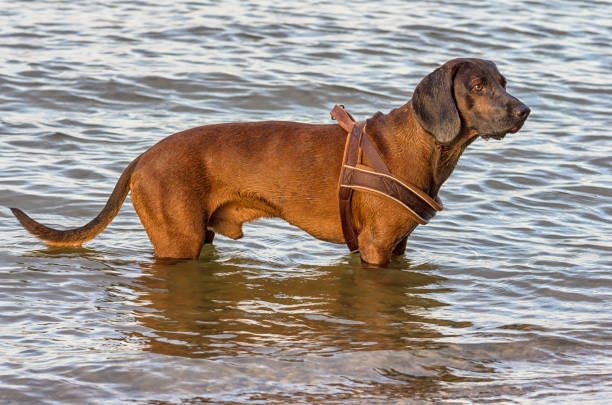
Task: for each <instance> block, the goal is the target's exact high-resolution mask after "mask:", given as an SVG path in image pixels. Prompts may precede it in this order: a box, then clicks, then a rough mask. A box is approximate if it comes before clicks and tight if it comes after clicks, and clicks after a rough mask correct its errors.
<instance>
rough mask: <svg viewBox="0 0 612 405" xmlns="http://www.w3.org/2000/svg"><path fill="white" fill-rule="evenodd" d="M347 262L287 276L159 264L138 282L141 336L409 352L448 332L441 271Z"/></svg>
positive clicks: (234, 348) (159, 344) (269, 347)
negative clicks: (442, 314)
mask: <svg viewBox="0 0 612 405" xmlns="http://www.w3.org/2000/svg"><path fill="white" fill-rule="evenodd" d="M347 266H349V265H347V264H342V265H339V266H336V267H313V268H307V267H305V268H304V269H303V270H301V271H299V272H298V274H292V275H287V273H286V272H283V271H282V270H280V269H262V268H261V266H259V268H257V269H255V268H250V267H248V266H240V267H239V266H237V265H232V264H225V263H224V264H219V263H215V262H208V263H207V262H193V261H190V262H179V263H176V264H172V265H166V264H162V263H155V264H153V265H152V266H151V267H150V268H148V269H145V270H144V271H143V275H142V276H141V277H140V280H139V282H138V283H137V285H139V287H136V290H137V291H136V292H137V293H138V294H137V295H138V297H139V298H138V299H137V301H138V302H137V305H139V306H140V307H142V308H143V310H141V311H138V312H137V313H136V315H137V320H138V322H139V323H141V324H142V325H143V326H146V327H147V328H149V331H148V332H147V333H144V334H143V335H142V336H139V337H140V338H141V339H142V338H144V340H145V342H146V346H147V347H148V350H150V351H152V352H155V353H162V354H171V355H179V356H185V357H216V356H226V355H229V356H231V355H237V354H241V353H243V354H262V353H263V354H271V355H274V356H277V357H283V356H287V357H296V356H297V357H299V356H300V355H301V354H303V353H305V352H308V353H324V352H333V351H344V350H396V349H400V350H404V349H405V348H406V347H409V346H411V345H421V346H423V345H425V346H426V345H427V339H428V338H435V337H439V336H440V332H439V331H438V330H437V327H436V325H438V324H442V323H448V322H447V321H442V320H436V319H434V318H431V317H430V314H429V311H430V309H432V308H435V307H438V306H441V305H443V304H442V303H441V302H439V301H438V300H436V299H435V298H433V297H432V296H431V294H430V292H435V291H437V290H439V288H438V287H437V286H436V284H437V283H439V282H440V281H441V277H439V276H432V275H428V274H424V273H422V272H418V271H405V270H396V269H389V271H385V272H380V271H378V272H377V271H375V270H369V269H362V268H360V267H357V266H355V267H352V266H351V267H350V268H347ZM422 291H427V292H422ZM411 339H414V341H413V342H412V343H411ZM424 339H425V340H424ZM417 341H420V343H416V342H417Z"/></svg>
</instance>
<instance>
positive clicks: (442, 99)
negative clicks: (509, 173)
mask: <svg viewBox="0 0 612 405" xmlns="http://www.w3.org/2000/svg"><path fill="white" fill-rule="evenodd" d="M412 106H413V108H414V112H415V114H416V118H417V120H418V122H419V124H420V125H421V126H422V127H423V129H425V131H427V132H428V133H430V134H431V135H433V137H434V138H435V140H436V142H438V143H440V144H443V145H449V144H452V143H453V142H454V141H455V140H456V139H457V137H458V135H459V134H460V133H461V129H462V127H463V128H464V129H469V130H471V132H472V133H473V134H476V135H480V136H482V137H483V138H485V139H489V138H495V139H502V138H503V137H504V136H505V135H506V134H507V133H509V132H511V133H515V132H517V131H518V130H519V129H521V127H522V126H523V123H524V122H525V120H526V119H527V116H528V115H529V112H530V109H529V107H527V106H526V105H525V104H523V103H522V102H521V101H519V100H518V99H517V98H515V97H513V96H511V95H510V94H508V93H507V92H506V79H505V78H504V77H503V76H502V75H501V74H500V73H499V71H498V70H497V67H496V66H495V64H494V63H493V62H490V61H485V60H482V59H453V60H451V61H449V62H447V63H445V64H444V65H442V66H441V67H439V68H438V69H436V70H434V71H433V72H432V73H430V74H429V75H427V76H426V77H425V78H424V79H423V80H421V82H420V83H419V84H418V85H417V87H416V89H415V90H414V94H413V97H412Z"/></svg>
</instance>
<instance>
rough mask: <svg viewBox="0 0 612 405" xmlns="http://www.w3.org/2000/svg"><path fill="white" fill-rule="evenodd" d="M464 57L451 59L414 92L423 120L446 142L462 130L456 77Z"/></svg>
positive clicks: (415, 103)
mask: <svg viewBox="0 0 612 405" xmlns="http://www.w3.org/2000/svg"><path fill="white" fill-rule="evenodd" d="M464 63H465V62H463V61H451V62H447V63H445V64H444V65H442V66H441V67H439V68H438V69H436V70H434V71H433V72H432V73H430V74H428V75H427V76H425V77H424V78H423V80H421V82H420V83H419V84H418V85H417V87H416V89H414V94H413V95H412V107H413V108H414V112H415V114H416V118H417V121H419V124H421V126H422V127H423V128H424V129H425V130H426V131H427V132H429V133H430V134H432V135H433V136H434V138H435V139H436V142H438V143H441V144H443V145H447V144H449V143H452V142H453V140H454V139H455V138H456V137H457V135H459V131H460V130H461V119H460V118H459V111H457V104H456V102H455V95H454V91H453V81H454V79H455V75H456V73H457V70H459V68H460V67H461V65H463V64H464Z"/></svg>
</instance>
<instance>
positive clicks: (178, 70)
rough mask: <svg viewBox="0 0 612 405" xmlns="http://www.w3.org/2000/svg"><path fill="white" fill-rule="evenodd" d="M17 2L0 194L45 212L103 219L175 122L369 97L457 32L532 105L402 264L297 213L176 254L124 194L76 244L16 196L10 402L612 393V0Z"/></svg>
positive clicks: (2, 304) (440, 53)
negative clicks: (53, 243) (101, 228)
mask: <svg viewBox="0 0 612 405" xmlns="http://www.w3.org/2000/svg"><path fill="white" fill-rule="evenodd" d="M1 5H2V6H1V7H0V55H1V57H2V58H1V60H2V63H1V64H0V112H1V113H0V133H1V134H2V135H1V137H0V190H1V193H0V206H5V207H11V206H17V207H20V208H22V209H24V210H26V211H27V212H28V213H31V214H32V215H33V216H34V217H35V218H36V219H38V220H40V221H41V222H43V223H48V224H60V225H66V226H77V225H82V224H84V223H85V222H86V221H88V220H89V219H91V218H92V217H93V216H94V215H95V214H97V213H98V211H99V210H100V209H101V207H102V206H103V204H104V202H105V201H106V198H107V196H108V194H109V193H110V191H111V190H112V188H113V186H114V184H115V181H116V179H117V178H118V176H119V174H120V172H121V170H122V169H123V168H124V167H125V166H126V165H127V164H128V163H129V162H130V161H131V160H132V159H133V158H134V157H136V156H137V155H138V154H139V153H141V152H142V151H144V150H145V149H146V148H148V147H149V146H151V145H152V144H154V143H155V142H157V141H158V140H159V139H161V138H163V137H165V136H167V135H169V134H171V133H173V132H176V131H179V130H183V129H187V128H190V127H193V126H197V125H202V124H207V123H217V122H228V121H247V120H248V121H252V120H266V119H282V120H293V121H304V122H330V121H329V113H328V111H329V110H330V109H331V107H332V106H333V105H334V104H336V103H342V104H346V105H347V108H349V110H350V111H351V112H352V113H353V114H354V115H355V116H356V117H358V118H365V117H368V116H370V115H371V114H372V113H374V112H376V111H378V110H380V111H383V112H387V111H389V110H391V109H392V108H394V107H397V106H399V105H401V104H403V103H404V102H405V101H406V100H408V99H409V98H410V96H411V94H412V90H413V89H414V87H415V86H416V84H417V83H418V81H419V80H420V79H421V78H422V77H423V76H425V75H426V74H427V73H429V72H430V71H432V70H433V69H434V68H435V67H436V66H437V65H439V64H441V63H443V62H444V61H446V60H448V59H451V58H455V57H464V56H475V57H483V58H487V59H491V60H494V61H495V62H496V63H497V64H498V66H499V69H500V71H501V72H502V73H503V74H504V75H505V76H506V77H507V78H508V79H509V86H508V87H509V90H510V92H511V93H512V94H514V95H516V96H517V97H519V98H520V99H522V100H523V101H524V102H525V103H526V104H528V105H529V106H530V107H531V109H532V114H531V116H530V118H529V120H528V121H527V123H526V125H525V127H524V129H523V130H522V131H521V132H519V133H518V134H516V135H510V136H508V137H506V139H505V140H504V141H502V142H496V141H490V142H484V141H482V140H479V141H477V142H476V143H474V144H473V145H471V146H470V148H469V149H468V150H467V151H466V153H465V154H464V155H463V157H462V159H461V160H460V162H459V165H458V167H457V169H456V170H455V172H454V174H453V175H452V176H451V178H450V180H449V181H448V182H447V183H446V184H445V186H444V187H443V188H442V192H441V196H442V199H443V200H444V202H445V206H446V210H445V211H444V212H442V213H441V214H439V215H438V216H437V217H436V218H435V219H434V220H433V221H432V223H431V224H430V225H428V226H426V227H419V228H418V229H417V230H416V231H415V232H414V233H413V235H412V236H411V238H410V239H409V243H408V249H407V251H406V255H405V257H402V258H397V259H395V260H394V261H393V262H392V263H391V264H390V265H389V266H388V267H387V268H386V269H368V268H364V267H362V266H361V264H360V262H359V259H358V257H356V256H350V255H348V254H347V250H346V248H345V247H343V246H340V245H332V244H328V243H325V242H321V241H318V240H314V239H312V238H310V237H309V236H308V235H306V234H305V233H304V232H301V231H300V230H298V229H295V228H291V227H290V226H288V225H287V224H285V223H283V222H282V221H280V220H267V221H260V222H256V223H254V224H251V225H249V226H246V227H245V234H246V237H245V238H244V239H243V240H241V241H231V240H229V239H224V238H222V237H218V238H217V239H216V240H215V242H216V243H215V245H214V247H211V246H207V247H206V248H205V249H204V250H203V252H202V256H201V260H200V261H199V262H184V263H180V264H176V265H168V264H165V265H164V264H161V263H155V261H154V260H153V250H152V247H151V245H150V244H149V242H148V240H147V237H146V234H145V233H144V231H143V229H142V226H141V225H140V223H139V221H138V218H137V217H136V214H135V213H134V211H133V208H132V206H131V204H130V202H129V198H128V200H127V201H126V203H125V204H124V206H123V208H122V210H121V212H120V213H119V215H118V216H117V218H116V219H115V221H114V222H113V223H112V224H111V225H110V227H109V228H107V230H106V231H105V232H103V233H102V234H101V235H100V236H99V237H98V238H96V239H95V240H93V241H92V242H90V243H88V244H87V245H86V247H85V248H83V249H49V248H45V246H44V245H42V244H41V243H39V242H38V241H36V240H35V239H34V238H33V237H31V236H30V235H28V234H27V233H26V232H25V231H24V230H23V229H22V228H21V227H20V226H19V225H18V223H17V221H16V220H15V219H14V218H13V217H12V215H11V213H10V211H9V210H8V209H6V208H2V209H0V401H2V402H3V403H88V402H96V403H97V402H106V401H107V402H112V403H119V402H132V403H148V402H152V403H182V402H186V403H206V402H207V401H209V402H211V403H227V404H230V403H231V404H234V403H342V404H344V403H367V404H376V403H381V404H383V403H384V404H386V403H413V402H416V403H421V402H425V403H427V402H436V403H440V402H442V403H469V402H477V403H486V402H508V403H512V402H516V403H553V402H554V403H577V402H579V401H580V402H581V403H589V404H590V403H602V404H603V403H606V402H607V401H609V398H610V396H611V395H612V343H611V342H612V332H611V330H612V307H611V305H610V302H611V300H612V276H611V272H610V270H611V269H612V243H611V242H612V240H611V239H612V238H611V235H612V225H611V222H612V221H610V218H611V217H612V198H611V197H612V191H611V190H612V170H611V159H610V156H611V155H612V144H611V142H610V128H612V115H611V114H610V112H611V111H612V82H611V81H610V74H611V73H612V71H611V66H612V52H611V47H610V37H611V36H612V4H611V3H610V2H608V1H562V0H553V1H550V0H547V1H544V0H542V1H540V0H532V1H529V2H515V1H509V0H503V1H498V2H492V3H491V5H489V6H487V5H485V4H482V3H481V2H474V1H459V2H456V1H453V2H450V1H448V2H439V3H433V2H400V1H385V2H365V1H363V2H352V3H351V4H346V3H342V2H340V3H338V2H335V3H334V2H330V1H327V0H322V1H306V2H294V1H284V2H274V1H259V2H256V3H255V2H253V3H250V4H246V3H245V2H240V1H225V2H223V3H222V4H216V3H213V2H210V3H207V2H201V1H191V2H176V1H168V2H162V1H156V2H153V1H149V0H142V1H136V2H123V1H121V2H120V1H106V2H86V1H73V2H61V1H60V2H58V1H37V2H17V1H2V2H1Z"/></svg>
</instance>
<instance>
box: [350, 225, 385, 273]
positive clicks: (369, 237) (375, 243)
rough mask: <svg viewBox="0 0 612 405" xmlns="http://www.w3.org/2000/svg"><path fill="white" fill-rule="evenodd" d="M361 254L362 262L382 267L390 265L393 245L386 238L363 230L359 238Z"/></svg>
mask: <svg viewBox="0 0 612 405" xmlns="http://www.w3.org/2000/svg"><path fill="white" fill-rule="evenodd" d="M358 240H359V253H360V255H361V261H362V262H365V263H367V264H370V265H374V266H382V265H385V264H387V263H389V260H390V258H391V252H392V251H393V243H389V241H387V240H386V238H382V237H381V235H376V233H375V232H373V231H372V230H368V229H366V230H363V231H362V232H361V233H360V234H359V237H358Z"/></svg>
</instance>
